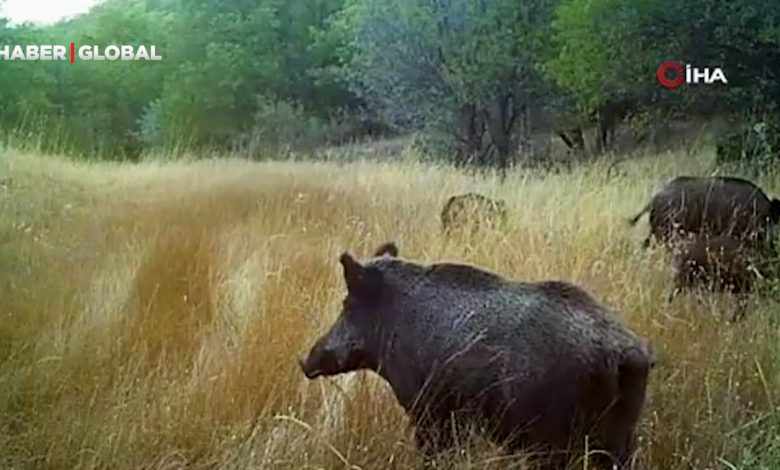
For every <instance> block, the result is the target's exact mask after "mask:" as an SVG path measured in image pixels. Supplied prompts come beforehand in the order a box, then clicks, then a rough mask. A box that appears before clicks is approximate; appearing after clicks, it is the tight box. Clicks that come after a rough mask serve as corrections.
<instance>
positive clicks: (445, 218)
mask: <svg viewBox="0 0 780 470" xmlns="http://www.w3.org/2000/svg"><path fill="white" fill-rule="evenodd" d="M440 218H441V226H442V233H444V234H445V235H449V234H452V233H453V232H455V231H466V232H467V233H471V234H474V233H476V232H477V231H479V230H480V229H482V228H483V227H488V228H494V229H495V228H498V227H501V226H503V225H504V224H506V221H507V209H506V202H504V201H501V200H497V199H491V198H489V197H487V196H483V195H481V194H477V193H466V194H459V195H456V196H452V197H450V198H449V199H448V200H447V202H446V203H445V204H444V207H443V208H442V211H441V216H440Z"/></svg>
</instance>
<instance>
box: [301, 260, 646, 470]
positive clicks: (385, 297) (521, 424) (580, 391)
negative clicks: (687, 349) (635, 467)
mask: <svg viewBox="0 0 780 470" xmlns="http://www.w3.org/2000/svg"><path fill="white" fill-rule="evenodd" d="M397 252H398V250H397V248H395V246H394V245H393V248H392V249H388V245H385V246H384V248H383V249H382V250H380V251H378V252H377V253H376V255H377V258H374V259H371V260H369V261H368V262H366V263H365V264H361V263H360V262H358V261H357V260H355V259H354V258H353V257H352V256H351V255H349V254H348V253H344V254H342V255H341V258H340V262H341V266H342V268H343V273H344V280H345V283H346V287H347V294H346V298H345V299H344V301H343V306H342V311H341V314H340V316H339V317H338V319H337V320H336V321H335V323H334V324H333V325H332V326H331V327H330V330H329V331H328V332H327V333H325V334H324V335H323V336H322V337H320V338H319V339H318V340H317V341H316V342H315V344H314V345H313V347H312V348H311V351H310V352H309V355H308V357H307V358H306V359H305V360H304V361H301V368H302V370H303V372H304V374H305V375H306V377H308V378H309V379H314V378H315V377H319V376H332V375H336V374H342V373H347V372H351V371H357V370H371V371H374V372H376V373H377V374H379V375H380V376H381V377H382V378H384V379H385V380H386V381H387V382H388V383H389V384H390V386H391V388H392V390H393V392H394V393H395V396H396V398H397V399H398V401H399V402H400V404H401V406H403V408H404V409H405V410H406V411H407V413H408V415H409V417H410V418H411V422H412V424H413V425H414V426H415V437H416V441H417V444H418V445H419V447H420V448H421V449H422V450H423V452H424V454H425V455H428V456H430V455H431V454H432V453H435V452H437V451H438V450H442V449H444V448H447V447H450V446H451V445H452V444H453V437H454V436H453V434H452V430H453V428H452V426H451V424H453V423H452V422H451V421H450V419H454V420H455V423H456V424H457V423H464V424H470V425H474V424H477V425H479V424H484V425H486V426H487V429H488V430H489V433H488V434H489V437H491V438H493V439H495V440H496V441H497V442H500V443H502V444H505V445H506V446H507V448H508V450H512V451H515V450H534V451H540V452H541V454H542V456H544V457H543V458H544V459H549V460H542V461H541V463H542V465H543V466H544V468H550V469H558V468H563V466H564V464H565V463H566V461H567V459H568V457H570V456H571V453H568V452H566V450H567V449H568V448H569V444H570V443H572V442H575V443H582V442H584V438H583V434H582V433H583V432H585V431H588V432H589V436H590V447H591V449H603V450H605V451H606V452H608V453H609V454H610V455H611V456H612V458H613V459H614V461H615V462H617V463H618V464H619V465H620V466H623V465H625V464H626V463H627V462H628V461H629V458H630V456H631V454H632V452H633V449H634V429H635V426H636V424H637V420H638V419H639V417H640V414H641V411H642V409H643V406H644V402H645V391H646V387H647V382H648V376H649V372H650V369H651V368H652V366H653V358H652V353H651V351H650V347H649V345H648V344H647V343H645V341H643V340H642V339H640V338H639V337H637V336H636V335H635V334H634V333H633V332H631V331H630V330H629V329H627V328H626V327H625V326H624V325H623V324H622V323H621V322H620V321H619V320H618V319H617V318H616V317H615V315H613V313H612V312H611V311H610V310H608V309H607V308H606V307H604V306H603V305H602V304H601V303H599V302H598V301H597V300H596V299H594V298H593V297H592V296H591V295H590V294H589V293H587V292H586V291H584V290H582V289H581V288H579V287H577V286H575V285H572V284H568V283H565V282H559V281H546V282H517V281H512V280H509V279H505V278H503V277H501V276H499V275H497V274H494V273H491V272H488V271H485V270H482V269H479V268H477V267H473V266H469V265H462V264H452V263H437V264H431V265H423V264H418V263H415V262H412V261H407V260H402V259H398V258H395V257H394V256H391V255H392V254H396V253H397ZM548 451H549V452H548ZM557 451H563V452H562V453H559V452H557ZM553 452H555V455H551V454H552V453H553ZM601 458H602V459H604V456H602V457H601ZM607 460H609V466H608V467H607V468H611V464H612V459H607ZM597 463H598V464H599V465H601V464H605V463H606V462H604V461H602V462H597Z"/></svg>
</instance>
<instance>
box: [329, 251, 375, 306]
mask: <svg viewBox="0 0 780 470" xmlns="http://www.w3.org/2000/svg"><path fill="white" fill-rule="evenodd" d="M339 262H341V266H342V268H343V269H344V280H345V281H346V283H347V290H348V291H349V293H350V294H353V295H355V296H357V297H361V298H363V299H374V298H375V297H376V296H377V295H378V294H379V292H380V290H381V288H382V273H381V272H379V271H378V270H376V269H373V268H366V267H365V266H363V265H361V264H360V263H358V262H357V261H355V258H353V257H352V256H351V255H350V254H349V253H343V254H342V255H341V257H340V258H339Z"/></svg>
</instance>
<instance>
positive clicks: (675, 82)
mask: <svg viewBox="0 0 780 470" xmlns="http://www.w3.org/2000/svg"><path fill="white" fill-rule="evenodd" d="M669 72H672V73H673V74H674V78H672V79H669V78H668V77H667V75H666V74H667V73H669ZM655 76H656V77H658V81H659V82H661V85H663V86H665V87H666V88H677V87H678V86H680V85H682V84H683V83H685V66H684V65H683V64H681V63H679V62H672V61H670V60H665V61H664V63H663V64H661V66H660V67H658V70H657V71H656V72H655Z"/></svg>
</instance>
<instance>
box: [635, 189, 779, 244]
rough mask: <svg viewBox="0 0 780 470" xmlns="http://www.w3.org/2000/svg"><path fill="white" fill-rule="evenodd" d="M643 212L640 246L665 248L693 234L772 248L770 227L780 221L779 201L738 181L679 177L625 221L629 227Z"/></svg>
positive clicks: (772, 240)
mask: <svg viewBox="0 0 780 470" xmlns="http://www.w3.org/2000/svg"><path fill="white" fill-rule="evenodd" d="M645 213H649V217H648V219H649V224H650V234H649V235H648V236H647V238H646V239H645V241H644V243H643V246H644V247H645V248H646V247H648V246H649V245H650V242H651V239H655V241H657V242H660V243H662V244H664V245H666V246H667V247H669V248H671V246H672V245H674V244H675V243H676V241H679V240H680V239H681V238H686V237H690V236H698V235H709V236H719V235H726V236H729V237H732V238H735V239H737V240H740V241H745V242H747V243H749V244H752V245H756V246H757V245H762V244H763V245H768V246H771V247H772V248H774V239H773V235H772V229H773V227H774V226H775V225H776V224H777V222H778V221H780V201H778V200H777V199H770V198H769V197H768V196H767V195H766V194H765V193H764V192H763V191H762V190H761V188H759V187H758V186H756V185H755V184H753V183H751V182H750V181H747V180H744V179H741V178H734V177H694V176H681V177H678V178H675V179H674V180H672V181H670V182H669V183H668V184H667V185H666V186H664V188H663V189H661V190H660V191H659V192H658V193H656V194H655V195H654V196H653V197H652V199H651V200H650V202H649V203H648V204H647V205H646V206H645V207H644V208H643V209H642V211H641V212H639V214H637V215H636V216H634V217H633V218H631V219H630V221H629V223H630V224H631V225H635V224H636V223H637V221H638V220H639V219H640V218H641V217H642V216H643V215H644V214H645Z"/></svg>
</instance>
